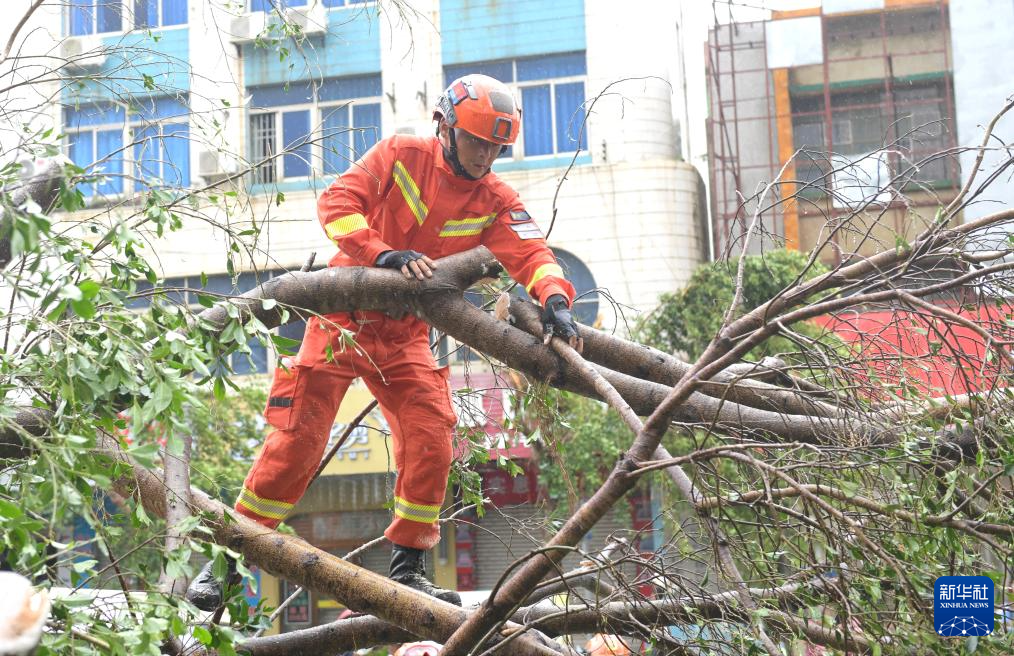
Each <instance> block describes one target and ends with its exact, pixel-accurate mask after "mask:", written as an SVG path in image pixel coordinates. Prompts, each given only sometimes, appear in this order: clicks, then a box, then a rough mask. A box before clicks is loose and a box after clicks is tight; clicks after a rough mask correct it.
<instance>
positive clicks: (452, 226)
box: [440, 214, 496, 237]
mask: <svg viewBox="0 0 1014 656" xmlns="http://www.w3.org/2000/svg"><path fill="white" fill-rule="evenodd" d="M495 218H496V214H488V215H486V216H476V217H472V218H468V219H453V220H451V221H448V222H447V223H445V224H444V227H443V228H442V229H441V230H440V236H441V237H470V236H472V235H478V234H482V231H483V230H485V229H486V228H488V227H489V226H490V225H491V224H492V223H493V220H494V219H495Z"/></svg>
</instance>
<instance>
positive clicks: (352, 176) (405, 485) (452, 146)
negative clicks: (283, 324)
mask: <svg viewBox="0 0 1014 656" xmlns="http://www.w3.org/2000/svg"><path fill="white" fill-rule="evenodd" d="M433 118H434V120H435V121H436V126H437V127H436V135H435V136H432V137H417V136H409V135H395V136H393V137H389V138H387V139H383V140H382V141H380V142H379V143H378V144H377V145H376V146H374V147H373V148H372V149H370V151H369V152H368V153H366V155H365V156H364V157H363V158H362V159H360V160H359V161H357V162H356V163H355V164H354V165H353V166H352V167H350V168H349V170H348V171H346V172H345V173H344V174H343V175H342V176H340V177H339V178H338V179H337V180H336V181H335V182H334V183H333V184H332V185H331V186H330V187H329V188H328V189H327V190H326V191H325V192H324V194H323V195H322V196H321V197H320V199H319V200H318V204H317V209H318V215H319V219H320V222H321V225H322V226H323V228H324V232H325V233H326V234H327V236H328V237H329V238H330V239H331V240H332V241H333V242H334V244H335V246H337V248H338V253H337V254H336V255H335V256H334V257H333V258H332V259H331V261H330V263H329V265H330V266H376V267H382V268H389V269H395V270H398V271H401V273H402V275H404V276H405V277H406V278H408V279H413V280H419V281H422V280H425V279H427V278H430V277H432V276H433V272H434V271H435V270H436V269H437V266H438V264H437V263H436V262H435V260H437V259H439V258H441V257H445V256H447V255H451V254H453V253H458V252H461V251H465V250H468V249H471V248H474V247H476V246H479V245H480V244H482V245H485V246H486V247H488V248H489V249H490V250H491V251H492V252H493V254H494V255H495V256H496V257H497V258H498V259H499V261H500V262H501V263H502V264H503V265H504V266H505V267H506V268H507V271H508V272H509V273H510V274H511V276H512V277H513V278H514V279H515V280H516V281H518V282H519V283H521V284H523V285H524V287H525V289H526V290H527V291H528V293H529V294H530V295H531V296H532V298H535V299H538V300H539V301H540V303H541V304H542V306H543V311H542V319H543V326H544V330H545V331H546V334H547V335H548V334H556V335H559V336H560V337H562V338H565V339H567V340H569V341H570V342H571V343H572V344H574V345H575V346H578V347H580V342H579V338H578V334H577V327H576V325H575V323H574V320H573V319H572V317H571V311H570V307H571V303H572V302H573V299H574V288H573V286H572V285H571V284H570V283H569V282H568V281H567V280H566V278H564V275H563V271H562V270H561V268H560V266H559V264H558V263H557V261H556V258H555V257H554V256H553V253H552V251H550V249H549V247H548V246H546V242H545V239H544V237H543V235H542V232H541V231H540V230H539V228H538V226H537V225H536V224H535V222H534V221H533V220H532V217H531V216H529V214H528V212H526V211H525V207H524V205H523V204H522V203H521V200H520V199H519V198H518V194H517V192H515V191H514V190H513V189H512V188H511V187H510V186H508V185H507V184H506V183H505V182H503V181H502V180H500V179H499V178H498V177H497V176H496V175H495V174H493V173H491V172H490V166H491V165H492V164H493V161H494V160H495V159H496V158H497V157H498V156H500V154H501V153H502V152H503V151H504V150H505V149H506V148H508V147H509V146H510V145H511V144H513V143H514V142H515V140H516V139H517V136H518V132H519V130H520V128H521V112H520V110H519V109H518V107H517V104H516V102H515V99H514V97H513V95H512V94H511V92H510V90H509V89H508V88H507V87H506V86H505V85H504V84H503V83H501V82H499V81H497V80H495V79H493V78H491V77H487V76H485V75H466V76H464V77H461V78H459V79H457V80H455V81H454V82H453V83H452V84H451V85H450V86H449V87H448V88H447V90H446V91H445V92H444V93H443V94H442V95H441V96H440V99H439V101H438V103H437V106H436V108H435V109H434V113H433ZM340 329H344V330H346V331H351V332H352V333H353V335H354V337H355V340H356V344H357V348H346V346H345V343H344V341H343V338H342V331H341V330H340ZM428 336H429V328H428V326H427V325H426V324H425V323H423V322H422V321H421V320H419V319H418V318H416V317H415V316H411V315H410V316H406V317H404V318H398V319H395V318H392V317H390V316H387V315H384V314H382V313H379V312H351V313H338V314H330V315H325V316H321V317H316V318H313V319H311V320H310V321H309V322H308V323H307V326H306V333H305V335H304V337H303V343H302V346H301V347H300V349H299V353H298V354H297V356H296V357H295V359H294V361H292V362H291V363H288V365H287V366H285V367H279V368H278V369H277V370H276V371H275V376H274V381H273V383H272V388H271V392H270V397H269V400H268V405H267V409H266V411H265V418H266V419H267V421H268V423H269V424H271V426H272V427H273V428H274V429H275V430H274V431H273V432H272V433H270V434H269V435H268V437H267V440H266V441H265V444H264V448H263V450H262V452H261V454H260V455H259V456H258V458H257V460H256V462H255V463H254V465H253V467H252V468H251V470H250V473H249V474H248V475H247V478H246V481H245V482H244V484H243V489H242V491H241V492H240V495H239V498H238V499H237V501H236V510H237V511H238V512H239V513H240V514H242V515H245V516H246V517H249V518H250V519H253V520H254V521H257V522H259V523H261V524H263V525H264V526H267V527H269V528H274V527H275V526H277V525H278V523H279V522H281V521H282V519H284V518H285V516H286V515H287V514H288V513H289V512H290V511H291V510H292V508H293V506H294V505H295V504H296V502H298V501H299V499H300V497H302V495H303V492H304V491H305V489H306V486H307V485H308V484H309V482H310V478H311V476H312V474H313V472H314V471H315V469H316V467H317V466H318V464H319V463H320V459H321V457H322V455H323V452H324V448H325V446H326V444H327V441H328V436H329V434H330V432H331V427H332V424H333V423H334V418H335V415H336V414H337V411H338V407H339V405H340V403H341V401H342V397H343V396H344V395H345V392H346V390H347V389H348V387H349V385H350V384H351V383H352V381H353V380H355V379H356V378H363V380H364V382H365V383H366V385H367V387H368V388H369V390H370V392H371V393H372V394H373V395H374V397H375V398H376V399H377V401H378V402H379V404H380V407H381V410H382V411H383V413H384V416H385V417H386V419H387V422H388V424H389V425H390V427H391V437H392V441H393V451H394V460H395V465H396V467H397V471H398V476H397V479H396V482H395V489H394V519H393V521H392V522H391V524H390V526H389V527H388V528H387V530H386V531H385V533H384V534H385V535H386V536H387V538H388V540H389V541H390V542H391V543H392V544H393V545H394V548H393V551H392V555H391V570H390V576H391V578H392V579H393V580H395V581H398V582H399V583H403V584H405V585H408V586H409V587H412V588H415V589H417V590H420V591H422V592H425V593H426V594H429V595H432V596H435V597H437V598H439V599H442V600H444V601H448V602H451V603H454V604H458V605H460V604H461V598H460V596H459V595H458V593H457V592H454V591H451V590H443V589H440V588H437V587H436V586H434V585H433V584H432V583H431V582H430V581H428V580H427V579H426V577H425V561H424V554H425V552H426V551H427V550H429V549H431V548H432V547H433V546H434V545H436V543H437V542H438V540H439V539H440V530H439V526H438V523H437V520H438V515H439V513H440V506H441V504H442V503H443V500H444V493H445V489H446V486H447V475H448V473H449V471H450V466H451V436H452V430H453V428H454V425H455V424H456V422H457V418H456V416H455V414H454V411H453V409H452V407H451V399H450V388H449V386H448V383H447V376H448V372H447V368H446V367H444V368H438V367H437V365H436V363H435V361H434V359H433V355H432V353H431V352H430V348H429V340H428ZM229 565H230V569H229V578H230V580H231V581H235V580H236V578H237V577H236V575H235V573H234V563H233V562H231V561H230V563H229ZM188 598H189V599H190V600H191V601H192V602H193V603H194V604H195V605H197V606H198V607H200V608H207V609H211V608H214V607H216V606H218V605H219V604H220V603H221V601H222V588H221V584H220V583H219V582H218V581H216V580H215V578H214V576H213V575H212V574H211V567H210V564H209V565H208V566H206V567H205V569H204V570H202V571H201V573H200V574H199V575H198V576H197V577H196V578H195V581H194V583H193V584H192V585H191V587H190V589H189V590H188Z"/></svg>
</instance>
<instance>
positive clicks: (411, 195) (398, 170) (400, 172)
mask: <svg viewBox="0 0 1014 656" xmlns="http://www.w3.org/2000/svg"><path fill="white" fill-rule="evenodd" d="M394 182H395V183H396V184H397V185H398V188H399V189H401V195H402V196H404V197H405V202H406V203H408V207H409V209H410V210H412V214H415V220H416V221H418V222H419V225H422V224H423V221H425V220H426V215H427V214H429V212H430V211H429V209H428V208H427V207H426V203H424V202H422V198H420V197H419V187H418V185H416V183H415V180H413V179H412V176H410V175H409V174H408V169H406V168H405V165H404V164H402V163H401V162H400V161H398V162H395V163H394Z"/></svg>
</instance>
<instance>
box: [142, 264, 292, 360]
mask: <svg viewBox="0 0 1014 656" xmlns="http://www.w3.org/2000/svg"><path fill="white" fill-rule="evenodd" d="M285 273H286V272H285V271H284V270H280V269H279V270H272V271H259V272H257V273H254V272H246V273H241V274H240V275H239V276H237V277H236V278H235V279H233V278H232V277H231V276H229V275H228V274H218V275H210V276H207V284H205V285H202V284H201V276H200V275H195V276H181V277H178V278H166V279H165V280H163V281H161V282H159V283H158V284H156V285H155V286H154V287H152V285H151V284H149V283H148V282H139V283H137V291H138V292H139V293H144V292H145V291H150V290H152V289H158V290H168V291H165V292H164V293H163V295H162V296H161V299H163V300H161V302H167V303H175V304H177V305H184V306H187V307H189V308H191V309H192V310H193V311H194V312H200V311H201V310H202V309H203V307H202V306H201V305H200V302H199V301H198V294H199V293H200V292H201V291H206V292H209V293H211V294H216V295H222V296H236V295H239V294H242V293H244V292H247V291H250V290H251V289H253V288H254V287H256V286H258V285H259V284H262V283H264V282H265V281H267V280H270V279H271V278H274V277H276V276H280V275H284V274H285ZM151 299H152V297H150V296H142V297H139V298H136V299H134V300H132V301H130V303H129V304H128V307H130V308H133V309H143V308H146V307H148V306H149V305H151ZM305 330H306V322H305V321H299V320H296V321H292V322H290V323H287V324H285V325H284V326H280V327H279V328H278V330H277V333H278V334H279V335H281V336H282V337H287V338H289V339H294V340H296V341H297V342H301V341H302V340H303V332H304V331H305ZM247 347H248V348H249V349H250V352H249V353H233V354H232V355H231V356H230V360H229V364H230V366H231V367H232V370H233V372H235V373H236V374H239V375H245V374H262V373H267V371H268V370H269V363H270V362H271V360H270V358H269V353H268V349H267V348H266V347H265V345H264V344H262V343H261V341H260V340H259V339H258V338H256V337H254V338H252V339H250V341H248V342H247ZM298 348H299V347H298V346H296V347H294V348H292V349H291V350H293V351H294V350H296V349H298Z"/></svg>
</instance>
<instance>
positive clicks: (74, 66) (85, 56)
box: [60, 34, 107, 73]
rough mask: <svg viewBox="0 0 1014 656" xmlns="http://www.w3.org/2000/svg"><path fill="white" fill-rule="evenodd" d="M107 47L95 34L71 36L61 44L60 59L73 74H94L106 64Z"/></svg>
mask: <svg viewBox="0 0 1014 656" xmlns="http://www.w3.org/2000/svg"><path fill="white" fill-rule="evenodd" d="M106 50H107V47H106V46H105V45H104V44H103V43H102V38H101V37H99V36H96V35H94V34H87V35H84V36H70V37H67V38H66V39H64V40H63V41H62V42H61V43H60V57H61V58H62V59H63V60H64V61H66V62H67V69H68V70H70V71H71V72H73V73H92V72H95V71H97V70H98V69H100V68H102V66H103V65H104V64H105V63H106V58H107V55H106Z"/></svg>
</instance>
